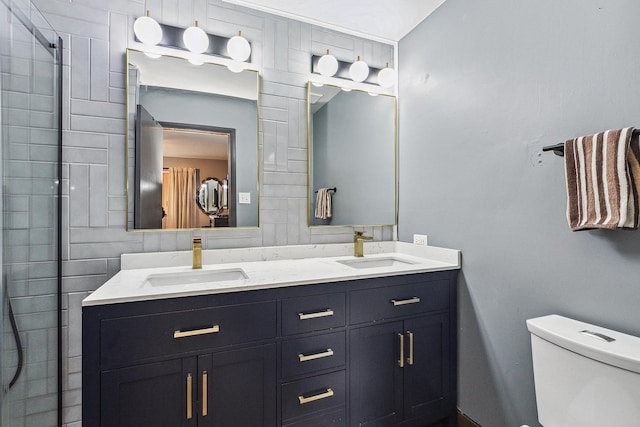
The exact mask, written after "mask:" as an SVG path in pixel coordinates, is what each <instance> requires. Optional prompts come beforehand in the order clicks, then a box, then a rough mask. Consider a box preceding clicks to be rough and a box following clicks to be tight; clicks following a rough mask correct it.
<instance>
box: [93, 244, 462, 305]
mask: <svg viewBox="0 0 640 427" xmlns="http://www.w3.org/2000/svg"><path fill="white" fill-rule="evenodd" d="M364 249H365V251H364V253H365V257H364V258H355V257H354V256H353V255H352V253H353V244H352V243H348V244H327V245H301V246H277V247H258V248H244V249H213V250H205V251H203V252H202V263H203V266H202V270H193V269H192V268H191V262H192V253H191V251H181V252H156V253H141V254H124V255H122V262H121V267H122V270H121V271H120V272H118V273H117V274H116V275H115V276H113V277H112V278H111V279H110V280H108V281H107V282H106V283H105V284H104V285H102V286H101V287H100V288H98V289H97V290H96V291H95V292H93V293H92V294H91V295H89V296H88V297H87V298H85V299H84V301H82V305H83V306H90V305H102V304H114V303H123V302H133V301H144V300H152V299H164V298H175V297H185V296H194V295H207V294H214V293H224V292H236V291H249V290H256V289H267V288H275V287H280V286H292V285H309V284H314V283H325V282H337V281H345V280H354V279H363V278H371V277H383V276H396V275H401V274H410V273H422V272H431V271H444V270H455V269H459V268H460V252H459V251H457V250H453V249H445V248H437V247H433V246H421V245H414V244H411V243H404V242H365V244H364ZM385 258H397V259H400V260H402V261H405V262H406V263H405V262H403V263H397V264H399V265H393V266H381V267H372V268H354V267H350V266H348V265H345V264H341V263H340V262H339V261H350V260H376V259H385ZM229 270H232V271H237V270H242V272H244V274H245V275H246V278H242V279H236V280H217V281H210V282H207V281H201V282H200V283H186V284H175V285H174V284H170V285H162V286H150V285H149V283H148V281H147V279H148V278H149V276H151V275H156V277H157V276H158V275H166V274H169V275H174V276H176V277H181V276H185V277H186V276H188V275H189V274H190V273H191V272H194V271H202V272H207V271H210V272H212V274H215V272H224V271H229ZM205 274H206V273H205Z"/></svg>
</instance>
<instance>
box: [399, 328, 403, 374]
mask: <svg viewBox="0 0 640 427" xmlns="http://www.w3.org/2000/svg"><path fill="white" fill-rule="evenodd" d="M398 339H399V340H400V358H399V359H398V366H400V367H401V368H404V334H398Z"/></svg>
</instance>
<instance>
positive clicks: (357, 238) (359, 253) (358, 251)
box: [353, 231, 373, 257]
mask: <svg viewBox="0 0 640 427" xmlns="http://www.w3.org/2000/svg"><path fill="white" fill-rule="evenodd" d="M363 233H364V232H363V231H356V234H355V235H354V236H353V256H355V257H363V256H364V245H363V242H364V241H365V240H373V237H371V236H363V235H362V234H363Z"/></svg>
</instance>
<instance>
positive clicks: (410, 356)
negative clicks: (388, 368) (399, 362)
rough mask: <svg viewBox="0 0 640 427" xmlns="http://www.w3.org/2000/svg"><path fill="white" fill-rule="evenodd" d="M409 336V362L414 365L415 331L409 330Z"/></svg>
mask: <svg viewBox="0 0 640 427" xmlns="http://www.w3.org/2000/svg"><path fill="white" fill-rule="evenodd" d="M407 336H408V337H409V357H407V363H408V364H409V365H413V332H411V331H407Z"/></svg>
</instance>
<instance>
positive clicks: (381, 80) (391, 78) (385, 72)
mask: <svg viewBox="0 0 640 427" xmlns="http://www.w3.org/2000/svg"><path fill="white" fill-rule="evenodd" d="M395 83H396V70H394V69H393V68H389V67H386V68H383V69H382V70H380V72H379V73H378V84H379V85H380V87H385V88H387V87H392V86H393V85H394V84H395Z"/></svg>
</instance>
